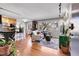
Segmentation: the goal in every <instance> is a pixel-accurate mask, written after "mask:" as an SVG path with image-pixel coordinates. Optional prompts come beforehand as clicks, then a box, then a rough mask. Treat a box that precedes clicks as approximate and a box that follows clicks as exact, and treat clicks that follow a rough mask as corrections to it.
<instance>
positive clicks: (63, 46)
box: [59, 23, 70, 54]
mask: <svg viewBox="0 0 79 59" xmlns="http://www.w3.org/2000/svg"><path fill="white" fill-rule="evenodd" d="M68 31H69V28H65V25H64V23H63V34H62V35H60V36H59V48H60V50H62V52H63V53H64V54H70V36H69V35H68V34H69V33H68Z"/></svg>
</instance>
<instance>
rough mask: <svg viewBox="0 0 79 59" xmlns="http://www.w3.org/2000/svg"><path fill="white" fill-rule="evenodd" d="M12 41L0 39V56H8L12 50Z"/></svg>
mask: <svg viewBox="0 0 79 59" xmlns="http://www.w3.org/2000/svg"><path fill="white" fill-rule="evenodd" d="M12 44H13V41H12V40H8V41H7V39H5V38H1V39H0V55H6V56H8V55H10V53H11V49H12Z"/></svg>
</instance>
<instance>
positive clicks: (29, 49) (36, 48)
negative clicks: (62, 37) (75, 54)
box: [16, 35, 64, 56]
mask: <svg viewBox="0 0 79 59" xmlns="http://www.w3.org/2000/svg"><path fill="white" fill-rule="evenodd" d="M16 49H17V56H61V55H64V54H63V53H61V52H60V51H59V50H55V49H51V48H48V47H44V46H41V45H39V44H38V43H35V42H33V43H32V39H31V37H30V36H29V35H27V36H26V38H25V39H23V40H19V41H16Z"/></svg>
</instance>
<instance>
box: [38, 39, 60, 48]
mask: <svg viewBox="0 0 79 59" xmlns="http://www.w3.org/2000/svg"><path fill="white" fill-rule="evenodd" d="M39 44H40V45H42V46H46V47H49V48H53V49H58V48H59V40H58V39H56V38H52V39H51V41H50V42H47V41H46V40H45V39H41V40H40V42H39Z"/></svg>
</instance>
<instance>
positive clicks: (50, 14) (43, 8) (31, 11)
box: [0, 3, 67, 20]
mask: <svg viewBox="0 0 79 59" xmlns="http://www.w3.org/2000/svg"><path fill="white" fill-rule="evenodd" d="M66 5H67V4H63V8H62V9H63V10H64V8H65V7H66ZM0 7H2V8H4V9H7V10H10V11H11V12H7V11H5V10H1V9H0V14H2V15H4V16H9V17H13V18H24V19H31V20H39V19H48V18H57V17H59V3H4V4H1V3H0ZM12 12H13V13H12Z"/></svg>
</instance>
